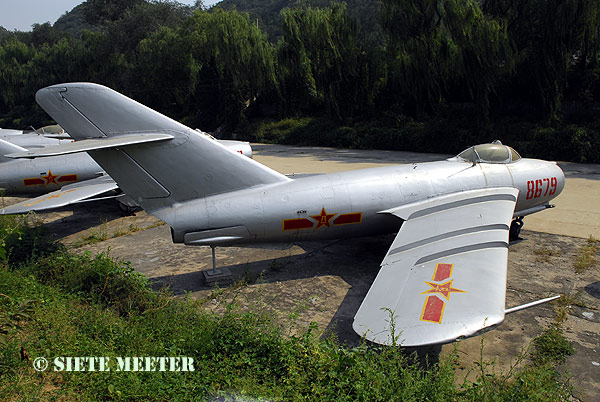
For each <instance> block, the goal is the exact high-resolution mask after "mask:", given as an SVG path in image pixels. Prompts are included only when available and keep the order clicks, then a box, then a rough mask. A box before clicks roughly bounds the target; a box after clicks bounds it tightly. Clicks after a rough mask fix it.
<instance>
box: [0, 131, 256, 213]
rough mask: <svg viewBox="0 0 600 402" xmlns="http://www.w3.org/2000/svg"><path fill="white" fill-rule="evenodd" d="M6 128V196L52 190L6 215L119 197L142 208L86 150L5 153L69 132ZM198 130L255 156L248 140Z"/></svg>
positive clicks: (0, 159) (2, 147) (53, 141)
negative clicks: (25, 155)
mask: <svg viewBox="0 0 600 402" xmlns="http://www.w3.org/2000/svg"><path fill="white" fill-rule="evenodd" d="M2 131H4V130H2ZM2 131H0V188H2V189H3V191H4V195H10V196H13V195H16V196H20V195H39V194H48V193H50V194H48V195H46V196H42V197H37V198H33V199H29V200H25V201H22V202H20V203H18V204H14V205H11V206H9V207H6V208H5V209H4V213H5V214H16V213H25V212H29V211H41V210H45V209H52V208H58V207H62V206H65V205H70V204H75V203H80V202H88V201H94V200H99V199H106V198H115V199H116V200H117V201H118V203H119V206H120V207H121V209H122V210H123V211H127V212H131V211H133V210H134V209H136V208H137V207H138V205H137V204H136V203H135V202H134V201H133V200H131V198H129V197H127V195H125V194H123V193H122V192H121V191H120V190H119V186H118V185H117V183H115V181H114V180H112V179H111V178H110V177H109V176H108V175H107V174H106V173H105V172H104V170H103V169H102V168H101V167H100V166H99V165H98V164H97V163H96V162H95V161H94V160H93V159H92V158H90V156H89V155H88V154H87V153H85V152H79V153H74V154H69V155H56V156H52V157H48V158H41V159H14V158H8V157H6V156H5V155H6V154H10V153H15V152H27V151H31V150H34V149H40V148H45V147H48V146H60V145H65V144H69V143H71V142H73V141H74V140H73V139H72V138H70V137H68V134H67V135H65V134H64V132H63V133H59V134H61V135H60V136H59V137H55V135H56V134H45V135H43V134H40V133H37V132H31V133H16V132H15V133H13V134H12V135H3V132H2ZM53 131H57V130H53ZM60 131H62V130H60ZM196 132H197V133H198V135H203V136H206V137H207V138H211V139H213V140H215V141H219V142H221V143H222V144H223V145H225V146H226V147H228V148H230V149H232V150H233V151H235V152H239V153H240V154H243V155H245V156H248V157H250V158H252V148H251V146H250V144H249V143H247V142H242V141H233V140H216V139H215V138H214V137H212V136H211V135H210V134H207V133H204V132H202V131H200V130H196ZM60 190H62V191H60Z"/></svg>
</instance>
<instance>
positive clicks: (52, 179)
mask: <svg viewBox="0 0 600 402" xmlns="http://www.w3.org/2000/svg"><path fill="white" fill-rule="evenodd" d="M57 177H58V176H54V175H53V174H52V171H51V170H50V169H48V174H47V175H46V176H42V179H44V180H46V185H47V186H48V185H50V183H54V184H56V185H58V183H57V182H56V178H57Z"/></svg>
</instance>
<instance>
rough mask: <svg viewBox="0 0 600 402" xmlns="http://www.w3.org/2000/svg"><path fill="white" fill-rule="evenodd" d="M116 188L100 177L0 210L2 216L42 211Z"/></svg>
mask: <svg viewBox="0 0 600 402" xmlns="http://www.w3.org/2000/svg"><path fill="white" fill-rule="evenodd" d="M117 188H118V186H117V183H115V181H114V180H112V179H111V178H110V177H108V176H101V177H97V178H95V179H91V180H85V181H82V182H78V183H74V184H69V185H68V186H64V187H63V188H61V189H60V190H57V191H53V192H51V193H48V194H45V195H42V196H39V197H35V198H31V199H28V200H25V201H21V202H19V203H18V204H14V205H10V206H8V207H5V208H3V209H2V210H0V214H2V215H11V214H24V213H27V212H30V211H42V210H46V209H53V208H59V207H64V206H66V205H71V204H76V203H78V202H82V201H83V200H87V199H89V198H91V197H95V196H97V195H100V194H104V193H107V192H109V191H112V190H116V189H117Z"/></svg>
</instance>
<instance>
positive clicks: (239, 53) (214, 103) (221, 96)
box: [185, 9, 277, 129]
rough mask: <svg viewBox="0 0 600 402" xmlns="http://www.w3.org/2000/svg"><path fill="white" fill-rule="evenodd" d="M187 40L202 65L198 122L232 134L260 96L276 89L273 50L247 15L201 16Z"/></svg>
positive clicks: (196, 17) (196, 94)
mask: <svg viewBox="0 0 600 402" xmlns="http://www.w3.org/2000/svg"><path fill="white" fill-rule="evenodd" d="M185 29H186V30H187V31H188V34H187V36H186V37H185V38H186V40H188V41H190V44H191V55H192V57H193V58H194V60H195V63H196V64H197V69H198V72H197V78H196V80H195V91H194V94H193V100H194V102H195V104H196V106H197V115H196V122H197V124H198V125H201V126H202V127H203V128H206V129H214V128H217V127H218V126H221V125H223V124H224V125H226V126H228V127H229V128H231V129H233V128H235V126H236V125H237V124H238V123H239V122H240V120H241V119H243V118H244V111H245V110H246V109H247V108H248V107H249V106H250V105H251V104H252V103H253V102H254V101H256V100H257V99H258V98H259V96H260V95H261V94H262V93H263V92H265V91H268V90H271V89H272V88H274V87H275V86H276V82H277V80H276V76H275V64H274V48H273V46H272V45H271V44H270V43H269V41H268V40H267V37H266V35H265V34H264V33H263V32H262V31H261V30H260V29H259V28H258V27H257V26H256V25H255V23H254V22H253V21H251V20H250V17H249V16H248V14H246V13H240V12H237V11H223V10H220V9H217V10H215V11H214V12H210V13H209V12H204V11H196V12H195V13H194V15H193V16H192V17H190V18H189V19H188V20H187V21H186V26H185Z"/></svg>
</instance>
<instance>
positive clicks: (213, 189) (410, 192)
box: [22, 83, 565, 346]
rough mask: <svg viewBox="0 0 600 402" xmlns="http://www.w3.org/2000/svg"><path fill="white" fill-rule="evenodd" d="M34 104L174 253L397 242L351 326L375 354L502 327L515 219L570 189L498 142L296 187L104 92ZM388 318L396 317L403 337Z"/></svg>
mask: <svg viewBox="0 0 600 402" xmlns="http://www.w3.org/2000/svg"><path fill="white" fill-rule="evenodd" d="M36 100H37V102H38V103H39V104H40V105H41V106H42V108H44V110H46V112H48V113H49V114H50V115H51V116H52V117H53V118H54V119H55V120H56V121H57V122H58V123H59V124H60V125H61V126H62V127H64V128H65V129H66V130H67V131H68V132H69V133H70V134H71V135H72V137H73V138H75V139H76V140H77V142H76V143H75V145H73V148H74V149H78V148H79V149H81V150H87V151H88V153H89V154H90V156H91V157H92V158H93V159H94V160H95V161H96V162H97V163H98V164H99V165H100V166H102V168H103V169H104V170H105V171H106V172H107V173H108V174H110V176H111V177H112V178H113V179H114V180H115V181H116V183H117V184H118V185H119V188H121V190H123V192H124V193H125V194H127V195H128V196H129V197H130V198H131V199H132V200H133V201H134V202H136V203H137V204H139V205H140V206H141V207H142V208H144V209H145V210H146V211H147V212H148V213H150V214H152V215H155V216H157V217H158V218H160V219H162V220H163V221H165V222H166V223H167V224H169V225H170V226H171V229H172V230H171V232H172V237H173V241H174V242H176V243H185V244H188V245H206V246H213V247H214V246H229V245H240V244H272V243H293V242H301V241H307V240H325V239H338V238H348V237H359V236H371V235H376V234H384V233H393V232H398V234H397V235H396V239H395V240H394V242H393V244H392V246H391V247H390V250H389V251H388V254H387V255H386V257H385V258H384V260H383V262H382V268H381V270H380V272H379V275H378V277H377V278H376V279H375V281H374V283H373V285H372V287H371V289H370V290H369V293H368V294H367V296H366V298H365V300H364V301H363V304H362V305H361V307H360V308H359V311H358V312H357V314H356V316H355V321H354V324H353V328H354V329H355V331H356V332H357V333H359V334H360V335H365V336H366V337H367V339H369V340H372V341H374V342H377V343H383V344H394V345H395V344H397V343H396V340H397V339H399V342H398V344H402V345H404V346H416V345H426V344H435V343H445V342H452V341H454V340H457V339H461V338H463V337H467V336H473V335H476V334H478V333H480V332H481V331H483V330H487V329H490V328H492V327H494V326H496V325H499V324H500V323H501V322H502V320H503V319H504V315H505V306H504V300H505V286H506V272H507V259H508V241H509V239H508V238H509V227H510V226H511V220H512V219H513V217H522V216H524V215H527V214H530V213H534V212H538V211H540V210H543V209H545V208H547V207H549V206H550V204H549V202H550V201H551V200H552V199H553V198H555V197H556V196H558V195H559V194H560V192H561V191H562V190H563V188H564V185H565V177H564V174H563V172H562V170H561V169H560V168H559V167H558V165H557V164H556V163H554V162H547V161H542V160H537V159H526V158H521V157H520V156H519V155H518V154H517V153H516V152H515V151H514V150H512V148H510V147H506V146H504V145H502V144H499V143H493V144H482V145H478V146H475V147H472V148H469V149H467V150H465V151H464V152H463V153H461V154H459V155H458V156H457V157H455V158H450V159H448V160H444V161H439V162H430V163H414V164H409V165H398V166H391V167H380V168H373V169H364V170H355V171H350V172H342V173H332V174H324V175H316V176H310V177H302V178H297V179H294V180H292V179H290V178H288V177H286V176H284V175H281V174H279V173H277V172H275V171H273V170H272V169H269V168H268V167H266V166H263V165H261V164H259V163H257V162H256V161H254V160H251V159H248V158H244V157H242V156H241V155H240V154H238V153H235V152H232V151H231V150H229V149H227V148H226V147H225V146H223V145H222V144H220V143H218V142H216V141H213V140H211V139H210V138H207V137H205V136H202V135H197V133H195V132H194V131H193V130H191V129H189V128H188V127H186V126H184V125H182V124H180V123H178V122H176V121H174V120H172V119H169V118H167V117H165V116H163V115H161V114H160V113H158V112H156V111H154V110H152V109H150V108H147V107H146V106H144V105H141V104H139V103H137V102H135V101H134V100H132V99H129V98H127V97H125V96H123V95H121V94H119V93H118V92H115V91H113V90H111V89H109V88H106V87H103V86H100V85H96V84H90V83H69V84H61V85H55V86H51V87H48V88H44V89H41V90H40V91H38V93H37V94H36ZM150 139H152V141H153V142H148V141H149V140H150ZM116 143H118V144H122V145H119V146H111V145H110V144H116ZM49 152H51V151H47V152H46V154H48V153H49ZM22 155H23V156H25V157H32V156H35V152H33V153H31V152H30V153H23V154H22ZM40 155H41V153H40ZM444 281H445V282H444ZM483 284H485V285H483ZM386 309H387V310H389V311H390V314H391V315H396V314H398V315H399V317H398V321H397V322H398V323H399V324H401V325H400V326H399V327H398V328H394V327H393V326H390V324H389V322H390V320H389V317H387V318H386V315H385V314H382V311H387V310H386ZM393 331H396V332H395V333H394V332H393Z"/></svg>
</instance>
